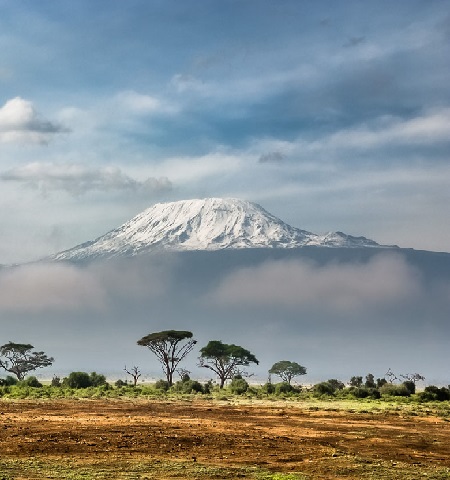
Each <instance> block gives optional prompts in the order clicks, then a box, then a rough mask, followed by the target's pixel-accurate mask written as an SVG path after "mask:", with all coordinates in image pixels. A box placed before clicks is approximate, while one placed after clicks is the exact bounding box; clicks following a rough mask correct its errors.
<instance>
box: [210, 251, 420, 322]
mask: <svg viewBox="0 0 450 480" xmlns="http://www.w3.org/2000/svg"><path fill="white" fill-rule="evenodd" d="M421 295H422V285H421V278H420V273H419V272H418V271H416V270H415V269H414V268H412V267H411V266H409V265H408V264H407V263H406V261H405V260H404V259H403V258H402V257H400V256H396V255H389V254H387V255H380V256H377V257H374V258H373V259H372V260H371V261H370V262H368V263H364V264H363V263H357V264H341V265H338V264H330V265H325V266H318V265H314V264H313V263H310V262H305V261H299V260H294V261H271V262H267V263H264V264H263V265H260V266H257V267H251V268H244V269H242V270H238V271H236V272H233V273H232V274H230V275H228V276H227V277H226V278H225V279H224V280H223V282H222V283H221V285H220V286H219V287H218V288H217V290H215V291H214V292H213V293H212V295H211V299H212V301H213V302H216V303H217V304H220V305H222V306H225V305H228V306H254V307H263V308H264V307H267V306H270V307H272V308H273V307H277V308H280V309H295V308H305V309H315V310H316V311H317V310H319V311H325V312H329V313H330V312H336V313H351V312H362V311H365V310H366V309H374V308H382V309H385V308H389V307H391V306H393V305H398V304H400V303H404V302H411V301H412V300H414V299H415V300H416V301H417V299H418V298H419V297H420V296H421Z"/></svg>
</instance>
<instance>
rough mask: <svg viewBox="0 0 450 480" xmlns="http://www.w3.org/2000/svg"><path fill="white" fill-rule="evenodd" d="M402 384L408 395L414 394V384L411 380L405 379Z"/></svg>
mask: <svg viewBox="0 0 450 480" xmlns="http://www.w3.org/2000/svg"><path fill="white" fill-rule="evenodd" d="M402 385H404V386H405V388H406V389H407V390H408V392H409V394H410V395H414V394H415V393H416V384H415V383H414V382H412V381H411V380H406V381H405V382H403V384H402Z"/></svg>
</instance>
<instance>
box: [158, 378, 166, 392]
mask: <svg viewBox="0 0 450 480" xmlns="http://www.w3.org/2000/svg"><path fill="white" fill-rule="evenodd" d="M155 388H156V390H162V391H163V392H167V390H169V382H168V381H167V380H158V381H157V382H156V383H155Z"/></svg>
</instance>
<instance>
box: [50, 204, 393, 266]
mask: <svg viewBox="0 0 450 480" xmlns="http://www.w3.org/2000/svg"><path fill="white" fill-rule="evenodd" d="M305 246H308V247H310V246H318V247H319V246H320V247H329V248H355V247H363V248H387V247H388V248H395V246H392V245H380V244H378V243H377V242H375V241H374V240H370V239H367V238H365V237H354V236H352V235H347V234H345V233H343V232H328V233H326V234H323V235H319V234H315V233H312V232H308V231H306V230H302V229H300V228H297V227H293V226H291V225H289V224H287V223H285V222H283V221H282V220H280V219H279V218H277V217H275V216H274V215H272V214H271V213H269V212H268V211H266V210H265V209H264V208H263V207H261V206H260V205H258V204H256V203H253V202H249V201H246V200H240V199H237V198H205V199H191V200H182V201H177V202H168V203H157V204H155V205H153V206H151V207H150V208H148V209H146V210H144V211H142V212H141V213H139V214H137V215H136V216H135V217H133V218H132V219H130V220H129V221H128V222H125V223H124V224H122V225H121V226H119V227H117V228H115V229H113V230H111V231H109V232H107V233H106V234H104V235H101V236H100V237H98V238H96V239H95V240H91V241H88V242H84V243H82V244H80V245H77V246H75V247H73V248H70V249H68V250H64V251H62V252H58V253H56V254H55V255H52V256H51V257H49V259H50V260H75V261H77V260H89V259H97V258H114V257H123V256H136V255H140V254H144V253H151V252H155V251H161V250H163V251H186V250H222V249H246V248H301V247H305Z"/></svg>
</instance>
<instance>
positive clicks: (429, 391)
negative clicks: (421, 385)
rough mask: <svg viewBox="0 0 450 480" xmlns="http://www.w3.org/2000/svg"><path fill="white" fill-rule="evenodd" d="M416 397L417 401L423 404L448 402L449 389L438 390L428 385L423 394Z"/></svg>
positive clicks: (449, 397)
mask: <svg viewBox="0 0 450 480" xmlns="http://www.w3.org/2000/svg"><path fill="white" fill-rule="evenodd" d="M418 396H419V399H420V400H422V401H424V402H430V401H438V402H443V401H445V400H450V388H445V387H441V388H439V387H436V386H434V385H429V386H428V387H425V390H424V391H423V392H419V393H418Z"/></svg>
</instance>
